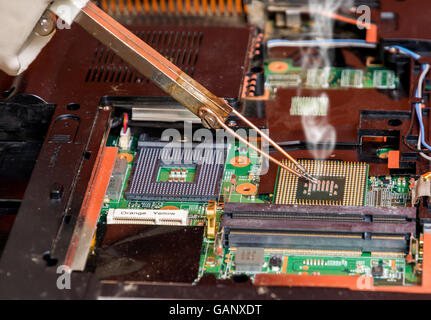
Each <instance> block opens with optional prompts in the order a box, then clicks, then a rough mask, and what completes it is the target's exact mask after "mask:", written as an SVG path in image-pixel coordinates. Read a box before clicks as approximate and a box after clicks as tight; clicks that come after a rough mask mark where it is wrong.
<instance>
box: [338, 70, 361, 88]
mask: <svg viewBox="0 0 431 320" xmlns="http://www.w3.org/2000/svg"><path fill="white" fill-rule="evenodd" d="M363 77H364V72H363V71H362V70H353V69H344V70H343V71H341V87H345V88H362V87H363V86H364V83H363Z"/></svg>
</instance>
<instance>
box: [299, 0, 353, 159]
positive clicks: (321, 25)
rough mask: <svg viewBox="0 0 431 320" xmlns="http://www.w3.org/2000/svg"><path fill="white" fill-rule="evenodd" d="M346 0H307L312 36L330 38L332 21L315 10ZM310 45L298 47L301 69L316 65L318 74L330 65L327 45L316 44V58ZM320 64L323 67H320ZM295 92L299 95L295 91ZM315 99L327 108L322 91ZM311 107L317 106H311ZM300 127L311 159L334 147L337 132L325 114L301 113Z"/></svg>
mask: <svg viewBox="0 0 431 320" xmlns="http://www.w3.org/2000/svg"><path fill="white" fill-rule="evenodd" d="M346 2H347V4H348V3H349V2H351V1H350V0H308V8H309V11H310V16H311V19H312V20H313V21H314V24H313V26H312V28H311V35H312V36H313V39H316V40H321V39H332V38H333V21H332V19H329V18H328V15H327V14H325V15H322V14H319V12H320V13H321V12H326V13H333V12H337V10H338V8H339V7H340V5H342V4H343V6H344V5H346ZM314 50H315V49H314V48H302V49H301V54H302V70H310V69H317V68H319V69H320V70H324V71H323V72H321V74H325V73H327V71H328V70H329V68H330V67H331V64H330V58H329V53H328V48H327V47H320V48H319V51H320V52H319V58H320V60H319V59H318V60H317V61H316V59H315V57H314V55H313V53H314ZM322 67H323V69H322ZM298 96H301V94H300V92H298ZM316 98H317V99H316V101H317V102H316V103H318V101H327V102H328V106H327V110H328V111H327V112H329V108H330V105H329V104H330V101H329V99H328V97H327V96H326V95H325V94H322V95H321V96H320V99H319V97H316ZM312 107H313V108H315V107H318V106H312ZM302 127H303V130H304V133H305V137H306V141H307V146H308V149H309V150H310V152H311V153H312V155H313V157H314V158H315V159H327V158H328V157H329V156H330V155H331V153H332V151H333V150H334V146H335V142H336V138H337V134H336V130H335V128H334V127H333V126H332V125H331V124H330V123H329V122H328V118H327V116H326V115H324V116H321V115H303V116H302Z"/></svg>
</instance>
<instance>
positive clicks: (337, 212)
mask: <svg viewBox="0 0 431 320" xmlns="http://www.w3.org/2000/svg"><path fill="white" fill-rule="evenodd" d="M224 215H225V216H229V217H231V218H232V219H259V220H290V221H321V222H357V223H381V224H382V223H383V224H409V223H410V222H412V221H415V219H416V210H415V208H410V207H405V208H401V207H399V208H389V207H381V208H374V207H361V206H359V207H337V208H336V209H334V207H331V206H307V205H305V206H297V205H282V204H247V203H226V204H225V208H224Z"/></svg>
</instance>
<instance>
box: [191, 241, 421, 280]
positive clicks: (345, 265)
mask: <svg viewBox="0 0 431 320" xmlns="http://www.w3.org/2000/svg"><path fill="white" fill-rule="evenodd" d="M213 246H214V244H213V243H207V244H206V245H204V247H203V252H202V256H201V267H200V274H199V276H200V277H201V276H202V275H203V274H204V273H212V274H215V275H216V276H217V277H218V278H219V279H228V278H231V277H232V276H234V275H238V274H247V275H248V276H250V277H251V278H252V279H253V278H254V276H255V275H256V274H258V273H264V274H292V275H293V274H296V275H338V276H356V277H358V276H368V277H373V278H374V285H375V286H379V285H380V286H390V285H397V286H399V285H407V286H408V285H418V284H419V283H420V277H418V274H417V273H416V272H415V270H414V265H412V264H408V263H406V260H405V259H404V258H387V257H375V256H370V255H369V254H363V255H362V256H360V257H343V256H324V255H320V256H319V255H313V256H311V255H292V254H284V253H279V252H278V253H268V252H266V251H265V254H264V260H263V264H262V266H261V267H260V268H259V270H256V271H253V272H244V271H243V270H241V271H240V272H238V271H237V270H236V265H235V251H231V250H229V249H225V250H224V251H223V253H222V254H220V255H217V254H214V250H213Z"/></svg>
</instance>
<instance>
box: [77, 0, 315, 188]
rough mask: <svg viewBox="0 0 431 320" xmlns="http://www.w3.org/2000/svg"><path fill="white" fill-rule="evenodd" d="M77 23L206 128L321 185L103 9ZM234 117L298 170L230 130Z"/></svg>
mask: <svg viewBox="0 0 431 320" xmlns="http://www.w3.org/2000/svg"><path fill="white" fill-rule="evenodd" d="M75 21H76V22H77V23H78V24H80V25H81V26H82V27H83V28H84V29H85V30H87V31H88V32H89V33H90V34H91V35H92V36H94V37H95V38H96V39H98V40H99V41H100V42H102V43H103V44H105V45H106V46H107V47H109V48H110V49H111V50H112V51H114V52H115V53H116V54H117V55H118V56H120V57H121V58H122V59H123V60H124V61H126V62H128V63H129V64H130V65H132V66H134V67H135V68H136V69H137V70H138V71H139V72H140V73H142V75H144V76H146V77H147V78H148V79H150V80H151V81H152V82H154V83H155V84H156V85H157V86H159V87H160V88H161V89H162V90H164V91H165V92H166V93H168V94H169V95H171V96H172V97H173V98H175V99H176V100H177V101H179V102H180V103H181V104H183V105H184V106H185V107H187V108H188V109H189V110H190V111H191V112H193V113H194V114H195V115H197V116H198V117H200V118H201V119H202V123H203V124H204V126H205V127H207V128H212V129H220V128H224V129H225V130H226V131H228V132H229V133H230V134H232V135H233V136H234V137H235V138H237V139H238V140H240V141H241V142H243V143H244V144H246V145H247V146H248V147H250V148H251V149H253V150H255V151H256V152H258V153H260V154H261V155H262V156H264V157H266V158H267V159H269V160H270V161H272V162H274V163H275V164H277V165H278V166H280V167H282V168H284V169H286V170H287V171H289V172H291V173H293V174H295V175H297V176H298V177H302V178H305V179H307V180H309V181H311V182H314V183H315V182H317V179H316V178H314V177H312V176H311V175H310V174H308V173H307V171H306V170H305V169H304V168H303V167H302V166H301V165H299V164H298V163H297V162H296V160H295V159H294V158H292V157H291V156H290V155H289V154H288V153H287V152H286V151H284V150H283V149H282V148H281V147H280V146H279V145H278V144H276V143H275V142H274V141H273V140H272V139H271V138H270V137H268V136H267V135H266V134H265V133H264V132H262V131H261V130H259V128H257V127H256V126H255V125H254V124H253V123H251V122H250V121H249V120H247V119H246V118H245V117H244V116H243V115H241V114H240V113H239V112H237V111H236V110H234V109H233V108H232V107H231V106H230V105H229V104H228V103H227V102H226V101H225V100H224V99H222V98H219V97H216V96H215V95H214V94H212V93H211V92H209V91H208V90H207V89H206V88H204V87H203V86H202V85H201V84H199V83H198V82H196V81H195V80H194V79H193V78H191V77H190V76H188V75H187V74H186V73H184V72H183V71H182V70H181V69H179V68H178V67H177V66H175V65H174V64H173V63H172V62H170V61H169V60H167V59H166V58H165V57H163V56H162V55H161V54H160V53H158V52H157V51H156V50H154V49H153V48H151V47H150V46H149V45H148V44H146V43H145V42H144V41H142V40H141V39H140V38H138V37H137V36H136V35H134V34H133V33H132V32H130V31H129V30H128V29H127V28H125V27H123V26H122V25H121V24H120V23H118V22H117V21H116V20H114V19H113V18H111V17H110V16H109V15H108V14H106V13H105V12H104V11H103V10H101V9H99V7H97V5H96V4H94V3H92V2H88V4H87V5H86V6H85V7H83V8H82V10H81V12H80V13H79V14H78V16H77V17H76V18H75ZM231 113H233V114H234V115H236V116H237V117H238V118H239V119H241V120H242V121H243V122H244V123H246V124H247V125H248V126H250V127H251V128H253V129H254V130H256V131H257V132H258V133H259V134H260V135H261V137H262V138H263V139H265V140H266V141H268V142H269V143H270V144H272V145H273V146H274V147H275V149H277V150H278V151H279V152H281V153H282V154H283V155H284V156H285V157H287V158H288V159H289V160H290V161H292V162H293V164H294V165H295V166H296V170H295V169H293V168H291V167H288V166H286V165H284V164H282V163H281V162H280V161H278V160H277V159H275V158H273V157H272V156H270V155H269V154H267V153H265V152H263V151H262V150H261V149H260V148H258V147H256V146H255V145H253V144H251V143H250V142H249V141H247V140H246V139H244V138H243V137H241V136H239V135H238V134H237V133H235V131H234V130H232V129H231V128H230V127H229V126H227V125H226V123H225V122H226V119H227V117H228V116H229V115H230V114H231Z"/></svg>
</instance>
